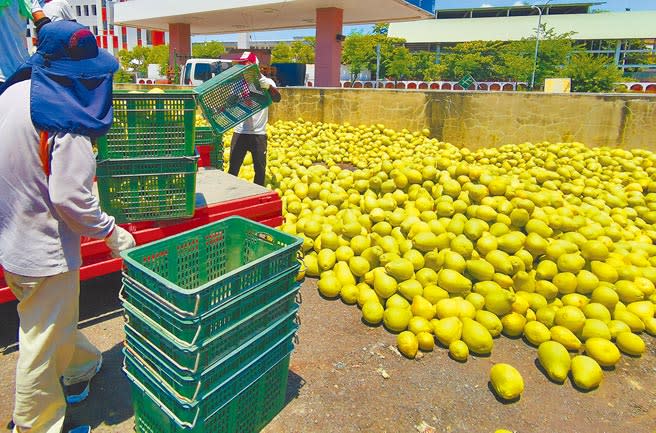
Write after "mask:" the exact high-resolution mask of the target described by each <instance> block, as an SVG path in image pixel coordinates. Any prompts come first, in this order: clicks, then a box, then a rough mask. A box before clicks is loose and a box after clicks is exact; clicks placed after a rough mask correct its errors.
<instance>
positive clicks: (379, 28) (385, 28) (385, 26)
mask: <svg viewBox="0 0 656 433" xmlns="http://www.w3.org/2000/svg"><path fill="white" fill-rule="evenodd" d="M388 32H389V23H377V24H374V28H373V30H372V31H371V33H372V34H374V35H383V36H387V33H388Z"/></svg>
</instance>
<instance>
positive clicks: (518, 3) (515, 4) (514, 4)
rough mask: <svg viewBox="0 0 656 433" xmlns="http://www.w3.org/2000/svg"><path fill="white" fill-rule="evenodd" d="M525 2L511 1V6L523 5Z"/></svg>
mask: <svg viewBox="0 0 656 433" xmlns="http://www.w3.org/2000/svg"><path fill="white" fill-rule="evenodd" d="M525 4H526V3H524V2H523V1H516V2H515V3H513V6H524V5H525Z"/></svg>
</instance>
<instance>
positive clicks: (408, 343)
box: [396, 331, 419, 359]
mask: <svg viewBox="0 0 656 433" xmlns="http://www.w3.org/2000/svg"><path fill="white" fill-rule="evenodd" d="M396 346H397V347H398V349H399V352H401V353H402V354H403V355H404V356H406V357H408V358H410V359H412V358H414V357H415V356H416V355H417V350H418V349H419V341H417V337H416V336H415V334H413V333H412V332H410V331H403V332H401V333H400V334H399V335H397V336H396Z"/></svg>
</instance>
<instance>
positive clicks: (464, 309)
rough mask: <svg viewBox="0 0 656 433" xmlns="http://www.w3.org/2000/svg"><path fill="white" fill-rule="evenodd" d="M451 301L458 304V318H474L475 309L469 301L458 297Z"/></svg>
mask: <svg viewBox="0 0 656 433" xmlns="http://www.w3.org/2000/svg"><path fill="white" fill-rule="evenodd" d="M453 299H455V300H456V301H457V302H458V317H460V318H463V317H469V318H470V319H473V318H474V317H475V316H476V307H474V306H473V305H472V304H471V303H470V302H469V301H467V300H465V299H463V298H462V297H460V296H456V297H455V298H453Z"/></svg>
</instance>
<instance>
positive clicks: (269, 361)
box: [123, 338, 294, 433]
mask: <svg viewBox="0 0 656 433" xmlns="http://www.w3.org/2000/svg"><path fill="white" fill-rule="evenodd" d="M293 349H294V344H293V342H292V339H291V338H290V339H288V340H284V341H280V342H279V343H278V344H277V345H275V346H274V347H272V348H271V349H269V350H268V351H267V352H264V353H262V354H261V355H260V356H259V357H258V358H257V359H255V360H253V361H251V362H250V363H248V364H246V365H243V366H241V368H240V370H239V371H237V372H235V373H234V374H233V375H232V376H230V377H229V378H228V379H226V380H225V381H224V382H223V383H221V384H219V385H218V386H216V388H215V389H213V390H212V391H211V392H210V393H208V394H207V395H205V396H203V397H202V399H199V400H195V401H186V400H184V399H181V398H180V396H178V395H176V393H175V391H174V390H172V389H170V388H169V387H168V386H167V385H166V384H165V383H164V382H163V381H162V379H161V378H160V377H158V376H157V375H156V374H154V373H153V372H152V371H150V370H148V369H147V368H146V367H145V366H144V365H143V364H141V362H140V361H139V360H138V359H137V358H135V357H133V356H132V354H131V353H130V352H129V351H128V350H126V349H124V350H123V353H124V355H125V360H124V365H123V371H125V373H126V374H127V376H128V379H129V380H130V381H131V382H132V383H133V385H135V386H136V388H137V389H138V390H139V391H141V392H143V393H145V394H146V395H147V396H148V397H149V398H151V399H152V400H153V401H156V402H158V406H159V407H160V410H162V411H163V412H164V413H165V414H166V415H167V416H168V417H169V418H171V421H173V422H174V423H175V424H176V425H177V426H178V427H180V428H185V427H186V428H188V429H194V428H201V429H200V430H193V431H204V432H207V431H208V430H207V429H205V430H203V429H202V427H203V426H202V424H203V421H207V420H208V419H210V418H211V417H212V416H213V415H214V414H215V413H216V412H217V411H220V410H221V408H222V407H223V406H225V405H226V404H227V403H229V402H230V401H231V400H232V399H233V398H234V397H236V396H237V395H239V394H240V393H241V392H243V391H244V390H245V389H247V388H248V387H249V386H251V385H253V384H254V383H257V381H258V380H259V379H260V378H261V377H263V376H265V375H266V373H267V372H268V371H270V370H271V369H272V368H273V367H275V366H276V365H277V364H279V363H280V361H285V358H289V356H290V354H291V352H292V350H293ZM285 362H286V361H285ZM287 368H288V366H287ZM281 374H282V372H281ZM286 374H287V373H286V372H285V375H286ZM280 385H282V387H283V388H284V387H285V385H286V380H285V384H284V385H283V384H282V383H281V384H280ZM275 391H276V390H271V392H272V393H275ZM240 433H241V432H240Z"/></svg>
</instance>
